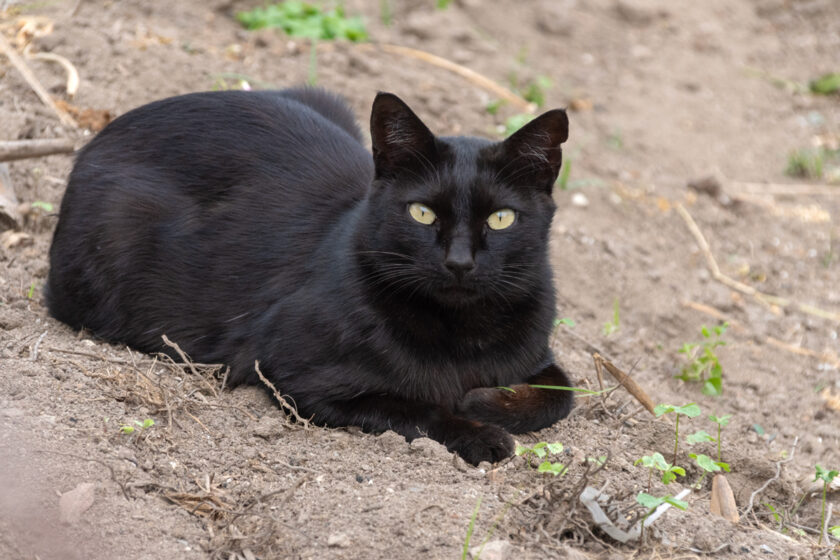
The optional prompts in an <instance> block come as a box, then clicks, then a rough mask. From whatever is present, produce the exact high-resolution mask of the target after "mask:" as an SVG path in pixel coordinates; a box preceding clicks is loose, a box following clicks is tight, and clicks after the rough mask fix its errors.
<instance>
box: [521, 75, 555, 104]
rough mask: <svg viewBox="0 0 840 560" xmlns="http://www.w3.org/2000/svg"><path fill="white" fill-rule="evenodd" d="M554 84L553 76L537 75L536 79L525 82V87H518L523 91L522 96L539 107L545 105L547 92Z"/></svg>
mask: <svg viewBox="0 0 840 560" xmlns="http://www.w3.org/2000/svg"><path fill="white" fill-rule="evenodd" d="M552 86H553V84H552V82H551V78H549V77H548V76H537V77H536V79H535V80H533V81H531V82H528V83H526V84H524V87H520V88H518V89H519V90H520V91H521V92H522V97H523V98H525V100H526V101H529V102H531V103H533V104H534V105H536V106H537V107H542V106H543V105H545V94H546V92H548V90H550V89H551V88H552Z"/></svg>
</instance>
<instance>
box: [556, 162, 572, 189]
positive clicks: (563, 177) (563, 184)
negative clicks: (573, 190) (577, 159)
mask: <svg viewBox="0 0 840 560" xmlns="http://www.w3.org/2000/svg"><path fill="white" fill-rule="evenodd" d="M571 173H572V160H571V158H566V161H564V162H563V168H562V169H561V170H560V175H558V177H557V181H555V182H554V184H555V185H557V188H559V189H560V190H561V191H566V190H569V175H571Z"/></svg>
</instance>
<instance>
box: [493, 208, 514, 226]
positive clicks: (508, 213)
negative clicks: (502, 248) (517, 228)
mask: <svg viewBox="0 0 840 560" xmlns="http://www.w3.org/2000/svg"><path fill="white" fill-rule="evenodd" d="M514 220H516V212H514V211H513V210H511V209H510V208H502V209H501V210H496V211H495V212H493V213H492V214H490V217H489V218H487V225H488V226H490V229H507V228H509V227H510V226H512V225H513V222H514Z"/></svg>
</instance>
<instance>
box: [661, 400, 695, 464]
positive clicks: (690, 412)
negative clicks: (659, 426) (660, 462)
mask: <svg viewBox="0 0 840 560" xmlns="http://www.w3.org/2000/svg"><path fill="white" fill-rule="evenodd" d="M672 412H673V413H674V414H675V415H676V425H675V427H674V460H673V461H671V463H672V464H676V463H677V453H678V452H679V449H680V415H683V416H688V417H689V418H696V417H697V416H700V407H699V406H697V404H695V403H688V404H684V405H683V406H674V405H672V404H658V405H656V407H654V409H653V413H654V414H655V415H656V417H657V418H659V417H660V416H663V415H665V414H671V413H672Z"/></svg>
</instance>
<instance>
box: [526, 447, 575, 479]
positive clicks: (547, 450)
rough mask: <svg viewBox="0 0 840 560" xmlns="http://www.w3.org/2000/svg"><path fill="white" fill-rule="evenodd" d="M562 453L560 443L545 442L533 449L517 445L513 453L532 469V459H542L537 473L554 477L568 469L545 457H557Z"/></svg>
mask: <svg viewBox="0 0 840 560" xmlns="http://www.w3.org/2000/svg"><path fill="white" fill-rule="evenodd" d="M562 452H563V444H562V443H547V442H545V441H541V442H539V443H536V444H534V446H533V447H527V446H525V445H517V446H516V450H515V451H514V453H515V454H516V456H517V457H525V459H526V460H527V461H528V466H529V467H532V468H533V466H534V465H533V464H532V463H531V461H532V459H533V458H535V457H536V458H537V459H544V460H543V461H542V462H541V463H540V464H539V465H538V466H537V472H541V473H549V474H552V475H554V476H558V475H562V474H565V473H566V471H567V470H568V468H567V467H566V466H565V465H563V464H562V463H555V462H553V461H550V460H549V459H547V457H548V456H549V455H558V454H560V453H562Z"/></svg>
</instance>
